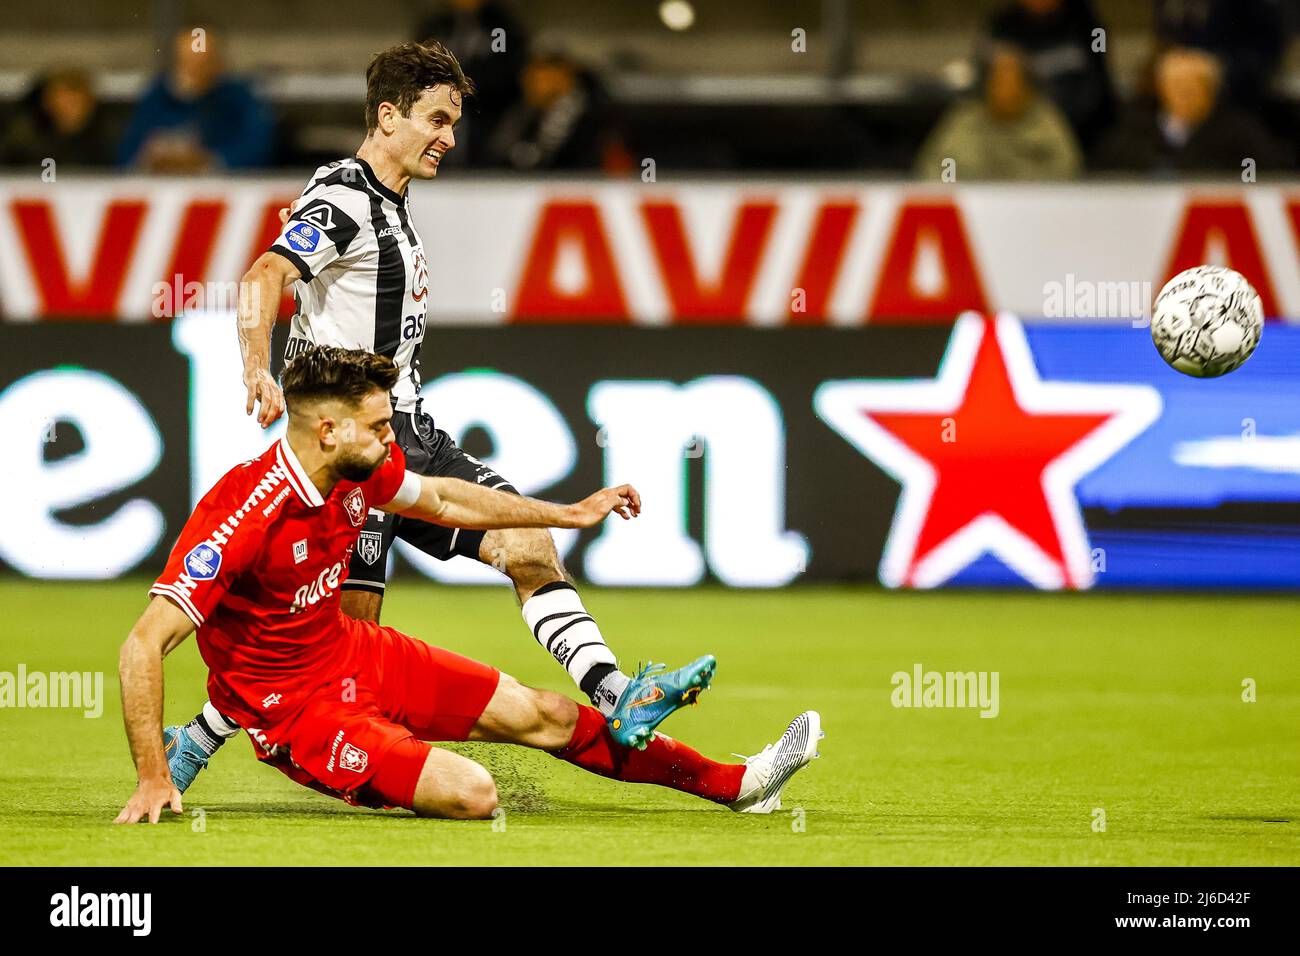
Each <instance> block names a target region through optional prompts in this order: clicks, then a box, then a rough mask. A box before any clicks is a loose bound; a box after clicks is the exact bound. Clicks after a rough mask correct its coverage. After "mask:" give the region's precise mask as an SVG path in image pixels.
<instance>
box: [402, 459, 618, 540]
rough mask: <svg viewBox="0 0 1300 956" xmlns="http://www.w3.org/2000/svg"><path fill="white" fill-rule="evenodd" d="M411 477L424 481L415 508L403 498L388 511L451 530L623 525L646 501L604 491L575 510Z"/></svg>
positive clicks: (468, 484) (458, 482)
mask: <svg viewBox="0 0 1300 956" xmlns="http://www.w3.org/2000/svg"><path fill="white" fill-rule="evenodd" d="M407 477H408V481H409V479H410V478H411V477H417V478H418V479H419V494H418V497H416V498H415V500H414V501H413V502H412V501H411V500H410V496H409V495H404V494H402V493H401V492H399V493H398V496H397V497H396V498H394V499H393V501H391V502H389V503H388V504H387V505H385V506H384V510H385V511H393V512H396V513H398V514H402V515H407V516H409V517H412V518H419V519H421V520H422V521H430V522H432V523H433V524H440V525H444V526H446V527H449V528H467V529H470V530H474V531H492V530H494V529H497V528H590V527H593V526H595V525H598V524H600V522H602V521H604V520H605V518H606V517H608V516H609V515H610V513H617V514H618V515H619V516H620V517H622V518H624V519H628V518H635V517H636V516H637V515H638V514H640V513H641V495H640V494H638V493H637V490H636V489H635V488H633V487H632V486H631V485H619V486H617V487H615V488H602V489H601V490H600V491H598V492H596V493H595V494H594V495H591V496H590V497H587V498H584V499H583V500H582V501H579V502H577V503H576V504H571V505H557V504H552V503H551V502H549V501H539V500H538V499H536V498H525V497H523V496H521V495H512V494H509V493H507V492H504V491H493V490H492V489H490V488H484V487H483V486H482V485H477V484H475V483H474V482H472V481H462V480H461V479H459V478H430V477H428V476H424V475H418V476H415V475H412V473H410V472H408V473H407ZM404 499H405V500H404Z"/></svg>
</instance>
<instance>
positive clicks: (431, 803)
mask: <svg viewBox="0 0 1300 956" xmlns="http://www.w3.org/2000/svg"><path fill="white" fill-rule="evenodd" d="M397 375H398V370H397V367H396V365H395V364H394V363H393V362H392V360H391V359H388V358H386V357H384V356H379V355H374V354H373V353H368V352H363V351H349V350H345V349H340V348H331V347H319V348H313V349H310V350H308V351H306V352H304V353H303V354H302V355H300V356H299V357H298V358H296V359H295V360H294V361H293V362H291V363H290V364H289V366H288V367H287V368H286V369H285V372H284V376H283V393H284V396H285V400H286V404H287V405H288V409H289V427H288V431H287V434H286V436H285V437H284V438H283V439H281V440H280V441H278V442H276V443H275V444H274V445H272V446H271V447H270V448H268V449H267V450H266V451H265V452H263V453H262V454H261V455H260V456H258V457H257V458H255V459H253V460H252V461H248V462H244V463H243V464H241V465H239V466H237V467H235V468H233V469H231V470H230V471H229V472H227V473H226V474H225V475H224V476H223V477H222V478H221V480H220V481H218V482H217V484H216V485H215V486H213V488H212V489H211V490H210V491H209V492H208V493H207V494H206V495H205V496H204V497H203V499H202V500H201V501H200V502H199V504H198V506H197V507H196V508H195V510H194V513H193V514H192V515H191V516H190V519H189V521H188V522H187V523H186V525H185V528H184V529H183V530H182V531H181V534H180V537H179V538H178V539H177V542H176V545H175V546H174V547H173V549H172V552H171V556H170V557H169V558H168V561H167V566H166V569H165V570H164V572H163V574H162V576H161V577H159V579H158V581H157V582H156V583H155V584H154V586H153V587H152V588H151V589H150V593H151V594H152V595H153V600H152V601H151V602H150V604H149V606H148V607H147V608H146V609H145V612H144V613H143V614H142V615H141V617H140V619H139V620H138V621H137V622H136V624H135V626H134V627H133V628H132V629H131V633H130V635H129V636H128V637H127V640H126V642H125V643H124V644H123V645H122V652H121V659H120V673H121V684H122V710H123V715H124V719H125V723H126V731H127V738H128V740H129V742H130V746H131V754H132V757H133V759H134V760H135V765H136V771H137V775H138V782H137V786H136V790H135V792H134V793H133V794H132V795H131V798H130V800H128V801H127V804H126V806H125V808H123V810H122V812H121V813H120V814H119V815H118V817H117V820H116V822H118V823H135V822H138V821H140V820H142V819H144V818H146V817H147V818H148V819H149V821H150V822H151V823H156V822H157V821H158V819H159V817H160V816H161V813H162V808H163V807H164V806H170V807H171V809H172V811H173V812H174V813H180V812H181V795H180V791H179V790H178V789H177V788H176V786H175V784H174V783H173V781H172V779H171V775H170V773H169V771H168V767H167V758H166V755H165V753H164V748H163V739H162V704H163V690H162V688H163V683H162V675H163V658H164V657H165V656H166V655H167V654H168V653H169V652H170V651H171V650H173V649H174V648H175V647H176V646H177V645H179V644H180V643H181V642H182V641H183V640H184V639H185V638H186V637H187V636H188V635H189V634H190V633H192V632H193V631H194V630H195V629H196V628H197V630H198V642H199V651H200V653H201V654H202V655H203V660H204V662H205V663H206V664H207V665H208V672H209V673H208V694H209V697H210V699H211V700H212V702H213V703H214V704H215V705H216V706H217V707H219V708H220V709H221V711H222V713H224V714H228V715H230V716H231V717H232V718H234V719H235V720H237V721H239V723H240V724H241V726H243V727H244V728H245V729H246V730H247V731H248V733H249V735H250V736H251V737H252V739H253V741H254V744H255V750H256V752H257V757H258V759H259V760H262V761H263V762H266V763H269V764H271V765H273V766H275V767H276V768H277V769H279V770H281V771H282V772H283V773H285V774H286V775H287V776H289V777H290V778H291V779H293V780H295V781H297V782H298V783H301V784H303V785H304V786H308V787H312V788H314V789H317V790H320V791H322V792H324V793H328V794H331V795H333V796H337V797H339V798H341V799H344V800H346V801H348V802H350V803H353V804H357V805H362V806H372V807H386V806H387V807H406V808H408V809H410V810H413V811H414V812H415V813H417V814H419V815H421V816H436V817H460V818H482V817H488V816H491V814H492V812H493V810H494V809H495V808H496V802H497V795H496V786H495V784H494V783H493V780H492V778H491V776H490V775H489V774H488V772H487V771H486V770H484V769H483V767H482V766H480V765H479V764H477V763H475V762H474V761H472V760H468V759H467V758H465V757H462V756H460V755H458V754H453V753H450V752H448V751H446V750H442V749H439V748H435V747H431V746H430V745H429V744H428V743H427V742H426V741H430V740H436V741H442V740H481V741H490V742H500V743H514V744H522V745H524V746H529V747H536V748H539V749H542V750H547V751H550V752H552V753H553V754H555V756H557V757H560V758H561V759H564V760H567V761H569V762H571V763H574V764H577V765H578V766H581V767H584V768H586V769H588V770H591V771H592V772H594V773H598V774H601V775H603V776H608V777H614V778H617V779H620V780H626V781H629V782H640V783H657V784H661V785H663V786H667V787H672V788H674V789H677V790H681V791H683V792H686V793H693V794H696V795H698V796H701V797H704V798H706V799H709V800H713V801H716V802H718V803H724V804H727V805H729V806H731V807H732V808H733V809H735V810H741V811H747V812H759V813H762V812H770V811H771V810H773V809H776V808H777V807H778V806H779V797H780V791H781V788H782V787H783V786H784V784H785V782H786V781H787V780H788V779H789V778H790V776H791V775H792V774H793V773H794V772H795V771H796V770H798V769H799V768H800V767H802V766H804V765H806V764H807V763H808V761H809V760H811V759H812V757H813V756H815V754H814V750H815V747H816V742H817V740H818V738H819V737H820V736H821V734H820V719H819V717H818V715H817V714H816V712H815V711H807V712H805V713H803V714H800V715H799V716H798V717H796V718H795V720H794V721H793V722H792V723H791V724H790V726H789V727H788V728H787V730H786V732H785V734H784V735H783V736H782V738H781V739H780V741H778V742H777V743H775V744H770V745H768V746H767V747H766V748H764V750H763V751H762V753H760V754H758V755H756V756H754V757H751V758H749V759H747V760H746V761H745V763H743V764H722V763H717V762H715V761H713V760H709V759H708V758H706V757H704V756H702V755H700V754H699V753H697V752H695V751H694V750H691V749H690V748H689V747H687V746H685V745H684V744H681V743H679V742H677V741H675V740H672V739H671V738H668V737H665V736H663V735H662V734H656V735H655V736H654V738H653V739H652V740H651V741H650V742H649V744H648V745H647V747H646V748H645V749H644V750H636V749H629V748H625V747H622V746H620V745H619V744H617V743H616V742H615V740H614V737H613V735H612V734H611V732H610V730H609V728H608V726H607V725H606V721H605V718H604V716H603V715H602V714H601V713H600V711H598V710H597V709H595V708H594V707H589V706H585V705H579V704H577V703H576V702H575V701H573V700H571V699H569V698H567V697H564V696H563V695H561V694H557V693H553V692H550V691H542V690H534V689H532V688H529V687H524V686H523V685H522V684H520V683H519V682H517V681H515V680H514V679H513V678H511V677H509V676H508V675H505V674H502V673H501V672H500V671H498V670H496V669H495V668H493V667H489V666H488V665H486V664H480V663H478V662H477V661H473V660H470V659H468V658H465V657H461V656H460V655H458V654H453V653H451V652H450V651H445V650H442V649H440V648H436V647H432V646H430V645H428V644H425V643H424V642H422V641H418V640H416V639H414V638H412V637H408V636H406V635H405V634H402V633H400V632H398V631H396V630H394V629H393V628H391V627H385V626H382V625H380V624H378V623H376V622H372V621H362V620H358V619H355V618H351V617H348V616H347V615H345V614H343V612H342V610H341V608H340V600H339V594H340V585H341V584H342V582H343V580H344V579H345V578H346V577H347V573H348V562H349V559H350V558H351V555H352V550H353V548H354V547H355V545H356V541H357V531H358V529H359V528H360V527H361V526H362V525H363V524H364V523H365V520H366V515H367V513H368V512H369V510H370V508H372V507H377V508H382V509H384V510H386V511H388V512H391V513H396V514H403V515H409V516H412V517H415V518H418V519H420V520H423V521H431V522H437V523H439V524H443V525H447V526H451V527H464V528H477V529H490V528H543V527H556V528H588V527H592V526H594V525H596V524H598V523H599V522H600V521H602V520H604V519H605V517H607V516H608V515H609V514H610V513H611V512H617V513H618V514H619V515H620V516H622V517H623V518H624V519H629V518H634V517H635V516H636V515H637V514H638V512H639V511H640V508H641V501H640V498H639V496H638V495H637V493H636V490H635V489H634V488H632V487H631V486H630V485H621V486H619V487H616V488H605V489H603V490H601V491H598V492H597V493H596V494H594V495H591V496H590V497H588V498H586V499H584V500H583V501H581V502H578V503H577V504H573V505H556V504H550V503H548V502H543V501H537V500H535V499H532V498H526V497H522V496H520V495H516V494H508V493H506V492H501V491H493V490H491V489H487V488H483V487H481V486H479V485H477V484H476V483H474V482H468V481H464V480H461V479H458V478H434V477H428V476H422V475H417V474H415V473H413V472H409V471H407V470H406V462H405V455H404V453H403V452H402V449H401V447H400V446H399V445H397V444H396V442H395V438H394V433H393V429H392V426H391V421H392V414H393V412H392V406H391V404H390V401H389V392H390V390H391V389H392V387H393V385H394V383H395V381H396V379H397Z"/></svg>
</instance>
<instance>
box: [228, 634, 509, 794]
mask: <svg viewBox="0 0 1300 956" xmlns="http://www.w3.org/2000/svg"><path fill="white" fill-rule="evenodd" d="M345 620H346V621H347V626H348V627H349V629H350V630H352V631H353V637H354V639H355V640H356V641H357V647H356V668H355V670H356V674H355V676H353V677H350V678H344V679H342V680H340V681H339V684H338V686H337V687H335V686H333V685H330V686H327V687H324V688H322V689H321V690H319V691H318V692H317V693H316V694H315V695H314V696H313V697H312V698H311V700H309V701H308V702H307V705H306V706H305V707H304V708H303V709H302V710H301V711H299V713H298V714H297V715H296V716H294V717H293V718H292V719H291V720H290V721H289V723H288V724H287V725H286V726H284V727H277V728H275V732H274V739H275V741H276V746H275V747H274V748H272V749H271V750H270V751H268V750H267V749H266V748H265V747H264V746H263V745H262V744H260V743H259V741H258V740H257V738H256V737H254V741H253V742H254V751H255V752H256V753H257V758H258V759H259V760H261V761H263V762H265V763H269V764H271V765H272V766H274V767H276V768H277V769H279V770H280V771H282V772H283V773H284V774H285V775H287V776H288V777H289V778H290V779H292V780H294V781H296V782H298V783H300V784H302V785H303V786H307V787H311V788H312V789H314V790H319V791H321V792H322V793H327V794H329V795H330V796H334V797H338V798H339V799H341V800H346V801H347V802H348V803H352V804H356V805H360V806H368V807H386V806H389V807H406V808H407V809H410V807H411V803H412V800H413V798H414V795H415V785H416V783H417V781H418V780H419V779H420V771H421V770H423V769H424V763H425V760H426V759H427V758H428V755H429V750H430V747H429V745H428V744H427V743H425V742H424V741H426V740H465V739H467V738H468V737H469V733H470V730H471V729H473V727H474V724H475V723H476V722H477V721H478V718H479V717H480V716H481V715H482V713H483V711H484V710H486V709H487V705H488V701H490V700H491V699H492V695H493V694H494V693H495V692H496V689H497V682H498V681H499V680H500V677H501V672H500V671H498V670H497V669H496V668H495V667H489V666H488V665H487V664H480V663H479V662H478V661H474V660H470V659H469V658H468V657H461V656H460V655H459V654H453V653H452V652H451V651H447V650H443V649H442V648H439V647H432V646H430V645H428V644H426V643H424V642H423V641H418V640H416V639H415V638H413V637H408V636H407V635H405V634H403V633H401V632H400V631H396V630H394V629H393V628H391V627H384V626H383V625H380V624H375V623H373V622H370V621H355V620H352V619H345Z"/></svg>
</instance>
